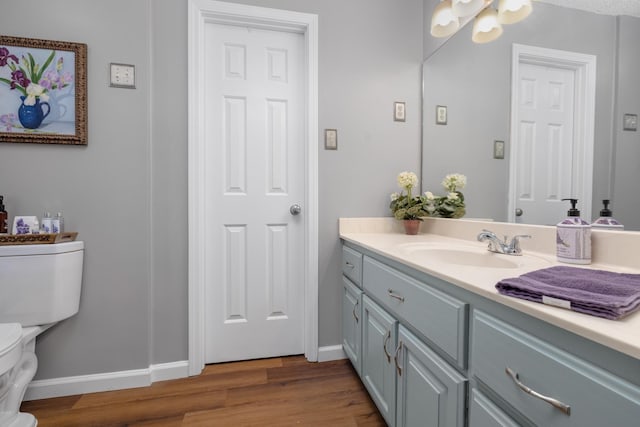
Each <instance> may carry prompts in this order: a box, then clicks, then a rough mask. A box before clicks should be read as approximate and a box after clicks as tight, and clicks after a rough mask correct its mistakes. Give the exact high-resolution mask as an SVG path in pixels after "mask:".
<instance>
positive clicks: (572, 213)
mask: <svg viewBox="0 0 640 427" xmlns="http://www.w3.org/2000/svg"><path fill="white" fill-rule="evenodd" d="M562 200H563V201H564V200H568V201H569V202H570V203H571V209H569V211H568V212H567V218H566V219H565V220H564V221H562V222H561V223H560V224H558V225H590V224H589V223H588V222H587V221H585V220H583V219H582V218H580V211H579V210H578V209H577V208H576V205H577V204H578V199H562Z"/></svg>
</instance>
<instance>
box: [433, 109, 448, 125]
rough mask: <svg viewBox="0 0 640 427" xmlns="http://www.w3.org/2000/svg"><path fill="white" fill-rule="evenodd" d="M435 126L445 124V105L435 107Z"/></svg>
mask: <svg viewBox="0 0 640 427" xmlns="http://www.w3.org/2000/svg"><path fill="white" fill-rule="evenodd" d="M436 124H437V125H446V124H447V106H446V105H436Z"/></svg>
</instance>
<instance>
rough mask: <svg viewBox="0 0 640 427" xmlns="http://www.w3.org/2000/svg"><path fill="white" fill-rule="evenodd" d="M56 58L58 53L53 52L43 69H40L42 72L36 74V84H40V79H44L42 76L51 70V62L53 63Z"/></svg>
mask: <svg viewBox="0 0 640 427" xmlns="http://www.w3.org/2000/svg"><path fill="white" fill-rule="evenodd" d="M55 56H56V51H55V50H52V51H51V55H49V57H48V58H47V60H46V61H44V64H42V68H40V72H38V73H36V76H35V81H34V83H38V82H39V81H40V79H41V78H42V74H44V72H45V70H46V69H47V68H49V65H51V61H53V58H54V57H55Z"/></svg>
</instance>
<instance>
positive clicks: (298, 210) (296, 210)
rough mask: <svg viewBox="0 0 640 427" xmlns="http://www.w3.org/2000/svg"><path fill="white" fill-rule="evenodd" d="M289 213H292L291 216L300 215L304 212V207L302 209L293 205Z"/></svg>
mask: <svg viewBox="0 0 640 427" xmlns="http://www.w3.org/2000/svg"><path fill="white" fill-rule="evenodd" d="M289 212H291V215H298V214H299V213H300V212H302V207H300V205H298V204H295V205H291V207H290V208H289Z"/></svg>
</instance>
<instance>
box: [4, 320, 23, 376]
mask: <svg viewBox="0 0 640 427" xmlns="http://www.w3.org/2000/svg"><path fill="white" fill-rule="evenodd" d="M21 341H22V326H21V325H20V324H19V323H0V375H3V374H4V373H6V372H7V371H9V370H11V368H13V367H14V366H15V365H16V364H17V363H18V361H19V360H20V356H21V354H22V347H21V345H20V344H21Z"/></svg>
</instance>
